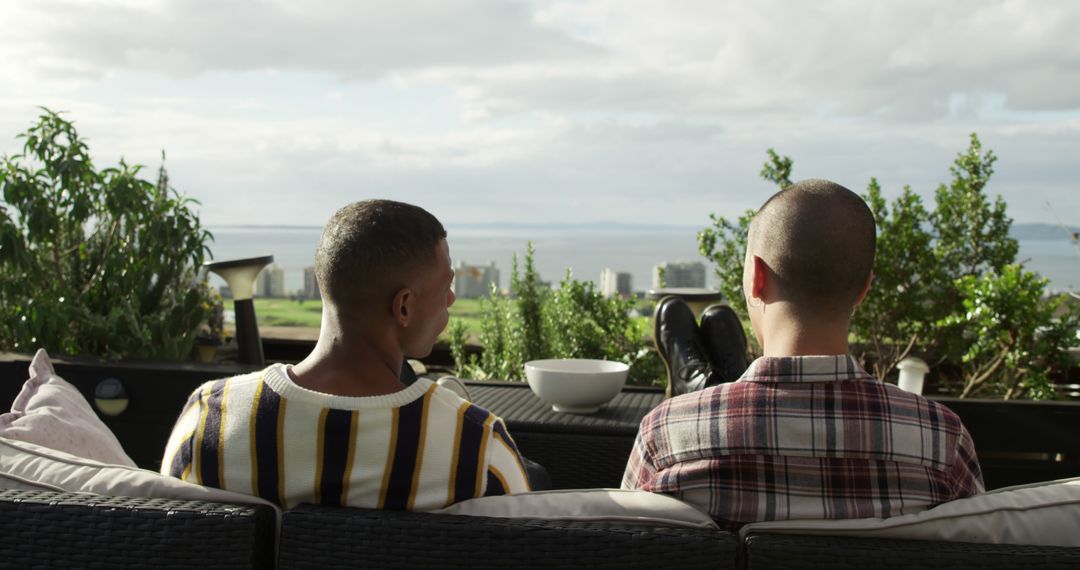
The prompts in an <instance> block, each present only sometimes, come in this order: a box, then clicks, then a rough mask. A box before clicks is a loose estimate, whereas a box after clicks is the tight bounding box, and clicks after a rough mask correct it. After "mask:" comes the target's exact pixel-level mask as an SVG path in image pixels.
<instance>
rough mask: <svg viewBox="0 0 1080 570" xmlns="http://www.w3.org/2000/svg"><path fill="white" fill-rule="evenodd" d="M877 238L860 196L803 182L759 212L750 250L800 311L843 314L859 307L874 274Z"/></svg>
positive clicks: (837, 187)
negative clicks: (861, 295) (863, 292)
mask: <svg viewBox="0 0 1080 570" xmlns="http://www.w3.org/2000/svg"><path fill="white" fill-rule="evenodd" d="M876 233H877V228H876V225H875V223H874V215H873V213H871V212H870V208H869V207H868V206H867V205H866V202H865V201H864V200H863V199H862V198H861V197H859V195H858V194H856V193H854V192H852V191H851V190H848V189H847V188H844V187H843V186H841V185H839V184H836V183H835V182H829V181H828V180H803V181H800V182H797V183H795V184H792V185H791V186H789V187H788V188H786V189H784V190H782V191H780V192H778V193H776V194H774V195H773V196H772V197H771V198H769V200H768V201H766V202H765V204H764V205H763V206H762V207H761V208H760V209H759V210H758V212H757V214H755V215H754V220H753V222H752V223H751V225H750V235H749V240H748V243H749V245H748V247H750V248H752V252H753V254H755V255H758V256H760V257H761V258H762V259H763V260H764V261H765V262H766V263H767V264H768V265H769V267H770V268H771V269H772V270H773V272H774V273H775V274H776V276H777V285H778V290H779V291H780V293H781V294H782V295H783V296H784V297H785V298H787V299H788V300H789V301H791V302H792V304H793V306H794V307H795V309H796V310H797V311H799V312H802V313H804V314H809V315H828V314H841V313H842V312H850V311H851V308H852V307H854V305H855V301H856V300H857V299H858V296H859V293H861V292H862V289H863V286H864V285H866V279H867V277H868V276H869V275H870V271H871V270H872V269H873V265H874V250H875V241H876Z"/></svg>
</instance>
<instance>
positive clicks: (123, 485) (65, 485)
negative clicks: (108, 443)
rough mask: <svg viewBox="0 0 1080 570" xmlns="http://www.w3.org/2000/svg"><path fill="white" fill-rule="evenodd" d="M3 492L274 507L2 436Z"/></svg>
mask: <svg viewBox="0 0 1080 570" xmlns="http://www.w3.org/2000/svg"><path fill="white" fill-rule="evenodd" d="M0 488H4V489H8V488H10V489H43V490H50V491H68V492H73V493H97V494H99V495H116V496H122V497H142V498H151V499H179V500H186V501H213V502H219V503H246V504H257V505H269V506H274V505H273V504H272V503H269V502H267V501H265V500H263V499H260V498H258V497H253V496H250V495H243V494H240V493H234V492H231V491H223V490H221V489H215V488H211V487H202V486H200V485H195V484H193V483H188V482H186V481H181V480H180V479H177V478H175V477H167V476H164V475H161V474H159V473H156V472H154V471H148V470H146V469H139V468H138V467H128V466H126V465H108V464H105V463H101V462H98V461H93V460H91V459H83V458H81V457H76V456H74V455H71V454H69V453H64V452H63V451H57V450H55V449H49V448H47V447H42V446H39V445H34V444H32V443H26V442H24V441H17V440H13V439H8V438H4V437H0ZM274 508H275V509H277V507H276V506H274Z"/></svg>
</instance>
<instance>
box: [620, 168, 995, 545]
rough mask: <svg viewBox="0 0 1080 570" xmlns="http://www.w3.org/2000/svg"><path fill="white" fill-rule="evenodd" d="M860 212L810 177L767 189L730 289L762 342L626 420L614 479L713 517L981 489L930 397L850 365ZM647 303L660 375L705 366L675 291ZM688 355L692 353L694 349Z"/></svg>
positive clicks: (863, 511) (783, 514)
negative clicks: (742, 358) (758, 352)
mask: <svg viewBox="0 0 1080 570" xmlns="http://www.w3.org/2000/svg"><path fill="white" fill-rule="evenodd" d="M874 250H875V224H874V217H873V214H872V213H871V212H870V209H869V208H868V207H867V206H866V204H865V202H863V200H862V198H860V197H859V196H858V195H856V194H855V193H853V192H851V191H850V190H848V189H846V188H844V187H843V186H840V185H838V184H835V183H832V182H829V181H826V180H807V181H803V182H799V183H796V184H794V185H792V186H790V187H789V188H788V189H786V190H783V191H781V192H779V193H778V194H776V195H774V196H773V197H772V198H770V199H769V200H768V201H767V202H766V203H765V205H764V206H762V207H761V209H760V210H758V212H757V214H755V216H754V220H753V222H752V224H751V226H750V232H749V235H748V243H747V248H746V260H745V264H744V267H743V293H744V294H745V297H746V305H747V311H748V313H749V315H750V323H751V325H752V327H753V329H754V333H755V335H756V337H757V340H758V342H759V343H760V345H761V348H762V352H763V353H764V354H763V356H762V357H761V358H758V359H757V360H755V361H754V362H752V363H751V364H750V366H749V368H748V369H747V370H746V371H745V372H744V373H743V374H742V376H741V377H740V378H739V379H738V380H736V381H735V382H730V383H723V384H719V385H717V386H713V387H711V388H706V389H704V390H701V391H697V392H691V393H688V394H683V395H681V396H678V397H676V398H672V399H670V400H667V401H666V402H664V403H663V404H661V405H660V406H658V407H657V408H656V409H654V410H653V411H651V412H650V413H649V414H648V415H647V416H646V417H645V418H644V419H643V420H642V422H641V429H640V431H639V432H638V437H637V441H636V442H635V444H634V448H633V451H632V452H631V456H630V460H629V462H628V464H627V466H626V472H625V475H624V478H623V484H622V485H623V487H624V488H628V489H645V490H649V491H654V492H658V493H669V494H672V495H674V496H675V497H678V498H680V499H683V500H685V501H687V502H690V503H693V504H696V505H697V506H699V507H701V508H702V509H703V510H706V511H707V512H709V513H710V514H711V515H712V516H713V518H714V519H716V520H717V522H719V523H720V524H721V525H722V526H723V527H724V528H727V529H729V530H736V529H737V528H738V527H740V526H742V525H744V524H746V523H751V522H757V521H765V520H784V519H833V518H867V517H890V516H895V515H900V514H905V513H910V512H915V511H918V510H922V509H925V508H927V507H930V506H933V505H935V504H938V503H942V502H945V501H949V500H952V499H957V498H960V497H965V496H968V495H972V494H975V493H979V492H982V490H983V482H982V472H981V469H980V468H979V461H978V459H977V458H976V456H975V447H974V444H973V443H972V441H971V436H970V435H969V434H968V432H967V430H966V429H964V426H963V425H962V424H961V423H960V419H959V418H958V417H957V416H956V414H954V413H953V412H952V411H950V410H949V409H948V408H946V407H945V406H943V405H941V404H938V403H936V402H931V401H929V400H927V399H926V398H923V397H922V396H919V395H917V394H911V393H908V392H904V391H902V390H900V389H899V388H897V387H896V386H895V385H893V384H886V383H884V382H880V381H878V380H877V379H875V378H873V377H872V376H870V375H869V374H867V373H866V371H864V370H863V369H862V367H861V366H859V363H858V362H857V361H856V360H855V359H854V358H852V357H851V355H850V354H848V327H849V325H850V322H851V316H852V314H853V312H854V311H855V308H856V306H858V304H859V303H860V302H861V301H862V300H863V298H864V297H865V296H866V294H867V292H868V291H869V289H870V283H871V281H872V273H871V268H872V266H873V261H874ZM662 305H663V306H661V307H660V308H658V309H657V319H658V321H659V322H658V324H657V331H658V334H657V339H656V340H657V344H658V346H659V347H660V348H661V354H665V355H667V356H666V357H665V361H666V363H667V364H668V367H669V370H670V371H671V373H670V375H672V376H676V375H678V376H679V377H680V378H682V379H686V378H691V379H692V378H694V376H695V375H698V374H708V373H711V370H712V368H713V367H716V366H717V365H720V364H722V363H719V362H711V363H710V362H707V361H708V359H709V358H708V354H709V353H710V352H713V353H724V352H725V351H716V350H712V351H710V350H701V348H700V346H699V345H698V344H696V343H698V340H703V341H704V342H707V343H724V342H732V341H737V342H742V338H741V335H739V338H738V339H723V338H709V335H708V334H702V333H708V332H709V330H711V329H709V330H702V331H701V332H699V331H698V328H697V325H696V324H695V322H694V316H693V313H691V312H690V309H689V308H688V307H687V306H686V303H685V302H678V300H677V299H676V300H675V302H668V303H662ZM702 355H704V356H702Z"/></svg>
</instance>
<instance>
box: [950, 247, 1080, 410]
mask: <svg viewBox="0 0 1080 570" xmlns="http://www.w3.org/2000/svg"><path fill="white" fill-rule="evenodd" d="M1046 283H1047V280H1046V279H1042V278H1040V277H1039V276H1038V275H1036V274H1034V273H1032V272H1030V271H1025V270H1024V269H1023V267H1021V266H1020V265H1006V266H1005V267H1003V268H1002V269H1001V271H1000V272H995V273H984V274H982V275H965V276H963V277H961V278H960V279H958V280H957V282H956V286H957V289H958V290H959V292H960V294H961V296H962V297H963V309H964V310H963V311H962V312H957V313H955V314H952V315H949V316H947V317H946V318H944V319H942V320H941V321H940V322H939V323H937V324H938V326H939V327H941V328H942V329H944V330H947V331H949V332H951V333H952V336H955V337H957V338H960V339H963V341H964V344H965V345H966V350H965V352H964V353H963V356H962V366H961V376H962V381H963V384H962V388H961V390H960V397H961V398H964V397H968V396H976V395H979V396H998V397H1003V398H1005V399H1011V398H1019V397H1023V396H1028V397H1031V398H1034V399H1047V398H1052V397H1053V396H1054V391H1053V385H1052V383H1051V380H1050V375H1051V374H1052V373H1053V372H1058V373H1062V372H1064V371H1065V370H1067V369H1068V368H1069V366H1071V364H1072V359H1071V357H1070V355H1069V353H1068V352H1067V351H1066V350H1064V347H1067V346H1069V344H1070V343H1071V342H1075V340H1076V331H1077V328H1078V326H1080V313H1078V312H1077V311H1075V310H1063V309H1065V306H1064V305H1065V301H1066V299H1065V297H1063V296H1056V297H1052V298H1049V299H1044V298H1043V297H1042V293H1043V291H1044V290H1045V288H1046ZM1057 314H1060V316H1059V317H1058V318H1055V315H1057Z"/></svg>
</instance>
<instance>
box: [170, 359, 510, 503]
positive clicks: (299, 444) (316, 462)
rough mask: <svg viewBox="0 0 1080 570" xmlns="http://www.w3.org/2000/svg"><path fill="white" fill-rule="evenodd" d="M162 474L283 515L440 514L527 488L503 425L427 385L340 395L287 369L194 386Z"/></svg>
mask: <svg viewBox="0 0 1080 570" xmlns="http://www.w3.org/2000/svg"><path fill="white" fill-rule="evenodd" d="M161 472H162V473H163V474H166V475H172V476H174V477H179V478H181V479H183V480H185V481H190V482H193V483H197V484H200V485H206V486H210V487H218V488H221V489H227V490H230V491H237V492H241V493H248V494H251V495H256V496H259V497H262V498H264V499H266V500H268V501H271V502H273V503H277V504H278V505H281V507H282V508H285V509H287V508H289V507H293V506H295V505H297V504H299V503H316V504H323V505H348V506H356V507H368V508H386V509H406V510H431V509H438V508H442V507H444V506H446V505H449V504H451V503H454V502H457V501H463V500H465V499H471V498H473V497H480V496H486V495H500V494H509V493H520V492H525V491H528V490H529V484H528V480H527V479H526V476H525V469H524V467H523V466H522V460H521V455H520V454H519V453H518V450H517V447H516V446H515V445H514V441H513V440H512V439H511V438H510V435H509V434H508V433H507V431H506V426H505V425H504V424H503V421H502V420H501V419H499V418H498V417H496V416H495V415H494V414H492V413H491V412H488V411H487V410H484V409H483V408H480V407H478V406H474V405H472V404H470V403H469V402H466V401H465V400H462V399H461V398H459V397H458V396H457V395H456V394H454V393H453V392H451V391H449V390H447V389H444V388H441V387H439V386H437V385H436V384H434V383H432V382H431V381H430V380H427V379H420V380H418V381H417V382H416V383H414V384H413V385H411V386H409V387H408V388H406V389H404V390H402V391H400V392H396V393H393V394H387V395H384V396H372V397H352V396H334V395H330V394H323V393H320V392H314V391H311V390H308V389H305V388H302V387H300V386H298V385H296V384H295V383H294V382H293V381H292V379H290V378H289V375H288V373H287V372H286V366H285V365H283V364H275V365H272V366H270V367H268V368H266V369H264V370H263V371H261V372H255V373H252V374H247V375H243V376H236V377H233V378H226V379H223V380H216V381H212V382H207V383H206V384H203V385H202V386H201V387H199V388H198V389H196V390H195V391H194V392H193V393H192V394H191V397H190V398H188V402H187V404H186V405H185V406H184V409H183V411H182V412H181V413H180V418H179V420H177V422H176V425H175V426H174V427H173V432H172V435H171V436H170V437H169V443H168V446H167V447H166V449H165V456H164V458H163V459H162V462H161Z"/></svg>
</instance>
